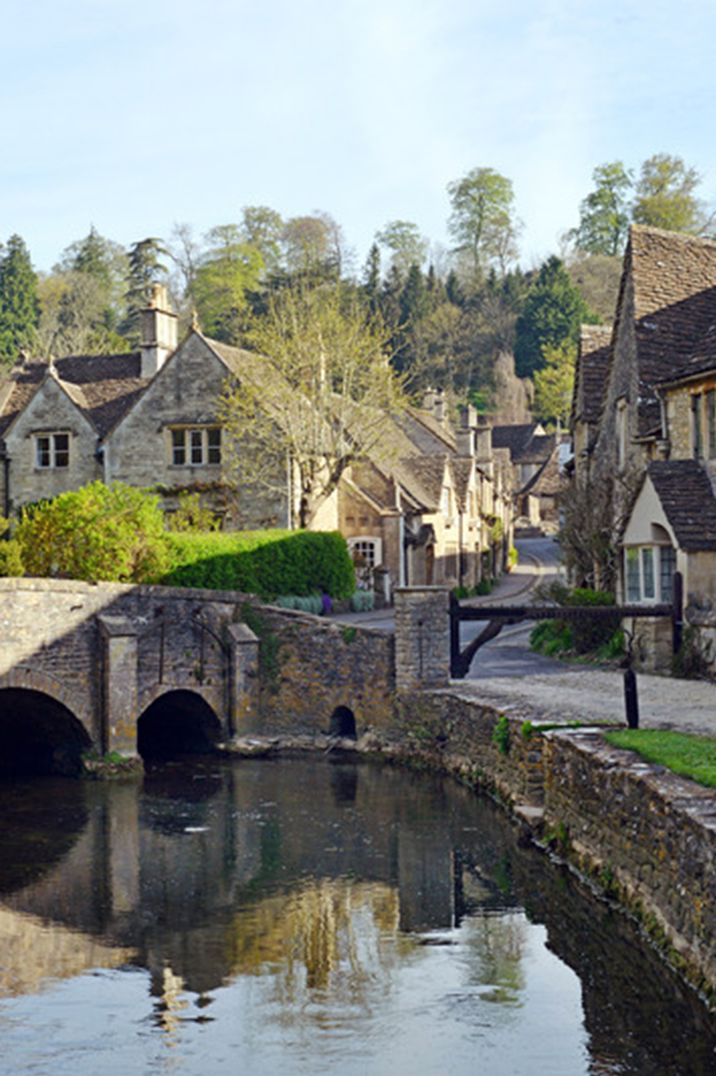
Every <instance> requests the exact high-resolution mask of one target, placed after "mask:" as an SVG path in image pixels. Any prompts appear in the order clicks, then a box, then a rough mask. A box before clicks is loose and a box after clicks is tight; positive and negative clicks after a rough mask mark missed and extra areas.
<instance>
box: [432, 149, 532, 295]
mask: <svg viewBox="0 0 716 1076" xmlns="http://www.w3.org/2000/svg"><path fill="white" fill-rule="evenodd" d="M447 189H448V194H449V196H450V204H451V206H452V213H451V215H450V219H449V221H448V229H449V232H450V235H451V236H452V237H453V239H454V240H455V242H456V243H457V248H456V249H457V251H458V252H460V253H463V254H465V255H466V256H467V258H468V260H469V263H470V266H471V269H472V272H473V273H474V274H475V275H477V276H480V275H482V273H484V272H485V270H486V269H487V268H489V267H490V266H491V265H493V266H497V268H499V270H500V271H501V272H504V271H505V270H506V268H507V266H508V265H509V263H510V262H512V261H514V260H515V258H516V257H517V233H518V230H519V226H518V222H517V220H516V218H515V215H514V200H515V196H514V192H513V189H512V181H511V180H509V179H507V178H506V177H505V176H502V175H500V173H499V172H495V171H494V169H492V168H473V169H472V171H470V172H468V173H467V175H465V176H463V178H462V179H457V180H454V181H453V182H452V183H449V184H448V188H447Z"/></svg>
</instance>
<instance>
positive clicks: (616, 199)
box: [568, 161, 633, 255]
mask: <svg viewBox="0 0 716 1076" xmlns="http://www.w3.org/2000/svg"><path fill="white" fill-rule="evenodd" d="M592 179H593V180H594V184H595V188H594V190H593V191H592V192H591V194H588V195H587V197H586V198H585V199H584V201H583V202H582V204H581V205H580V207H579V225H578V227H577V228H574V229H573V230H572V231H571V232H569V233H568V235H569V238H570V239H572V240H573V242H574V245H575V246H576V248H577V250H580V251H583V252H584V253H586V254H607V255H615V254H621V253H622V251H623V249H624V244H625V243H626V238H627V233H628V231H629V193H630V191H631V189H632V183H633V179H632V174H631V172H630V171H629V170H628V169H626V168H625V167H624V165H623V163H622V162H621V161H611V162H610V163H609V164H600V165H599V166H598V167H597V168H595V169H594V171H593V172H592Z"/></svg>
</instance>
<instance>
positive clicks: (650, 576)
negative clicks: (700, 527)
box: [624, 545, 676, 603]
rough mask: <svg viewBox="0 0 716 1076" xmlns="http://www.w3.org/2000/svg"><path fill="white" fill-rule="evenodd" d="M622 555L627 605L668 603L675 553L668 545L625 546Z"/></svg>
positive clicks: (672, 581) (671, 588)
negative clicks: (630, 603) (628, 603)
mask: <svg viewBox="0 0 716 1076" xmlns="http://www.w3.org/2000/svg"><path fill="white" fill-rule="evenodd" d="M624 553H625V558H624V559H625V582H626V600H627V602H632V603H637V602H670V601H671V596H672V591H673V585H674V572H675V571H676V550H675V549H674V548H673V547H672V546H668V545H654V546H650V545H648V546H647V545H645V546H628V547H627V549H626V550H625V551H624Z"/></svg>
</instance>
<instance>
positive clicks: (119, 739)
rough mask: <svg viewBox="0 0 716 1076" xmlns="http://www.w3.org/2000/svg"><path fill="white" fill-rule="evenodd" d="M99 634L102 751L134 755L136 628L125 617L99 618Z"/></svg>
mask: <svg viewBox="0 0 716 1076" xmlns="http://www.w3.org/2000/svg"><path fill="white" fill-rule="evenodd" d="M97 620H98V622H99V627H100V631H101V633H102V721H101V728H102V749H103V750H104V751H118V752H119V753H120V754H122V755H129V756H133V755H136V754H137V720H138V718H139V714H138V713H137V706H138V695H139V690H138V684H137V628H136V627H135V625H134V623H133V622H132V621H131V620H130V619H129V618H128V617H124V616H104V615H103V616H98V617H97Z"/></svg>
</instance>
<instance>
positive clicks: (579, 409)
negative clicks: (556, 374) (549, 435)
mask: <svg viewBox="0 0 716 1076" xmlns="http://www.w3.org/2000/svg"><path fill="white" fill-rule="evenodd" d="M611 340H612V326H611V325H582V327H581V330H580V336H579V355H578V358H577V372H576V377H575V379H574V400H573V405H572V409H573V415H574V418H575V419H581V420H582V422H588V423H589V424H590V425H596V424H597V423H598V422H599V419H600V417H601V413H602V405H603V403H604V397H605V395H606V389H607V377H608V374H609V361H610V356H611Z"/></svg>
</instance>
